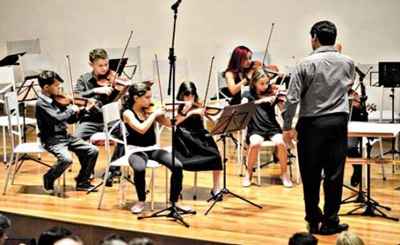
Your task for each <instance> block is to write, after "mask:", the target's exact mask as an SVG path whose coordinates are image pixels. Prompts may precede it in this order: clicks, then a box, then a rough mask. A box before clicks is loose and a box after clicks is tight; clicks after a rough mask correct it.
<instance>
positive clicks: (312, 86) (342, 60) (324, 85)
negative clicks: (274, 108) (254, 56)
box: [282, 46, 355, 130]
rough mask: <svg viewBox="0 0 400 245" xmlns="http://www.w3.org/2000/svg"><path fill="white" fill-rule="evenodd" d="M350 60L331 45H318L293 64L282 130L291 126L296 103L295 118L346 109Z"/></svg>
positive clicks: (352, 73)
mask: <svg viewBox="0 0 400 245" xmlns="http://www.w3.org/2000/svg"><path fill="white" fill-rule="evenodd" d="M354 77H355V66H354V63H353V61H352V60H351V59H350V58H349V57H347V56H345V55H342V54H340V53H338V52H337V51H336V49H335V48H334V47H333V46H321V47H319V48H318V49H316V50H315V51H314V52H313V53H312V54H311V55H310V56H308V57H306V58H304V59H303V60H302V61H301V62H300V64H298V65H297V66H296V69H295V71H294V73H293V74H291V79H290V83H289V89H288V93H287V100H286V103H285V109H284V111H283V114H282V116H283V121H284V123H283V130H289V129H291V128H292V120H293V117H294V115H295V113H296V108H297V105H298V103H300V114H299V118H302V117H317V116H322V115H328V114H332V113H349V101H348V96H347V91H348V87H349V85H351V84H352V83H353V81H354Z"/></svg>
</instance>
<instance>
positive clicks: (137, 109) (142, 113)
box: [122, 83, 183, 214]
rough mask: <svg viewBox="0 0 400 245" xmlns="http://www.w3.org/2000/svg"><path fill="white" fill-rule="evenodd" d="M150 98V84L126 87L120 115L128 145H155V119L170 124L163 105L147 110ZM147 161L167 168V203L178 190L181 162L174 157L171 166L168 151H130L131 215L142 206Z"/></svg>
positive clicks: (178, 193)
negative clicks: (133, 193)
mask: <svg viewBox="0 0 400 245" xmlns="http://www.w3.org/2000/svg"><path fill="white" fill-rule="evenodd" d="M151 98H152V94H151V90H150V87H149V86H148V85H146V84H145V83H135V84H134V85H133V86H132V87H130V88H129V96H128V100H127V102H126V109H125V111H124V112H123V114H122V116H123V120H124V122H125V125H126V128H127V131H128V137H127V143H128V145H135V146H141V147H147V146H154V145H155V144H156V133H155V122H156V121H157V122H158V123H159V124H161V125H164V126H167V127H169V126H171V122H170V120H169V119H168V118H167V117H166V116H165V110H164V109H163V108H159V109H156V110H155V111H154V112H151V111H149V107H150V105H151ZM148 160H155V161H157V162H158V163H160V164H163V165H165V166H166V167H167V168H169V170H171V172H172V175H171V183H170V186H171V189H170V195H169V196H170V201H171V202H177V201H178V197H179V195H180V193H181V190H182V179H183V175H182V163H181V162H180V161H179V160H178V159H175V165H174V166H172V155H171V153H169V152H167V151H165V150H162V149H158V150H149V151H144V152H137V153H133V154H132V155H131V156H130V157H129V164H130V165H131V167H132V168H133V170H134V181H135V187H136V193H137V196H138V202H137V203H136V204H135V205H134V206H133V207H132V208H131V211H132V213H135V214H138V213H140V212H142V210H143V209H144V206H145V200H146V192H145V187H146V182H145V175H146V174H145V170H146V163H147V161H148Z"/></svg>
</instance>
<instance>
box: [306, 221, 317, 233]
mask: <svg viewBox="0 0 400 245" xmlns="http://www.w3.org/2000/svg"><path fill="white" fill-rule="evenodd" d="M307 230H308V232H310V233H311V234H319V223H312V224H311V223H308V225H307Z"/></svg>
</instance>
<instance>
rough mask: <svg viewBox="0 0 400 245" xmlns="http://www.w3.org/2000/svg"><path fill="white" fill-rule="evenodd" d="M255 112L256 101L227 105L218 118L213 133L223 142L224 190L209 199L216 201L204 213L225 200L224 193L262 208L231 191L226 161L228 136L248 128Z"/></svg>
mask: <svg viewBox="0 0 400 245" xmlns="http://www.w3.org/2000/svg"><path fill="white" fill-rule="evenodd" d="M255 112H256V105H255V104H254V103H246V104H241V105H232V106H227V107H225V108H224V110H223V111H222V114H221V117H220V118H219V119H218V121H217V124H216V126H215V128H214V129H213V131H211V134H212V135H219V137H220V139H221V140H222V143H223V164H224V168H223V171H224V172H223V178H224V181H223V188H222V190H220V191H219V192H218V193H217V194H216V195H215V196H213V197H211V198H209V199H208V200H207V202H210V201H211V200H214V201H213V203H212V204H211V206H210V207H209V208H208V209H207V211H206V212H205V213H204V215H207V214H208V213H209V212H210V211H211V209H212V208H213V207H214V206H215V204H216V203H217V202H218V201H219V200H224V199H223V196H224V195H229V194H230V195H232V196H234V197H236V198H239V199H241V200H243V201H245V202H247V203H250V204H251V205H253V206H256V207H258V208H260V209H261V208H262V207H261V206H260V205H258V204H255V203H254V202H252V201H250V200H247V199H246V198H244V197H241V196H239V195H237V194H235V193H233V192H231V191H230V190H229V189H228V188H227V186H226V162H227V161H228V159H227V158H226V138H227V137H229V135H230V134H231V133H232V132H235V131H238V130H242V129H244V128H246V126H247V124H248V123H249V121H250V119H251V118H252V116H253V115H254V113H255Z"/></svg>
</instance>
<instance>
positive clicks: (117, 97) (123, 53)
mask: <svg viewBox="0 0 400 245" xmlns="http://www.w3.org/2000/svg"><path fill="white" fill-rule="evenodd" d="M132 36H133V31H132V30H131V32H130V33H129V37H128V40H127V41H126V44H125V47H124V50H123V52H122V56H121V58H120V59H119V61H118V65H117V69H116V71H115V73H116V74H115V76H114V77H113V79H112V82H111V84H113V83H114V81H115V79H117V75H118V70H119V69H120V68H121V65H122V60H123V59H124V58H125V54H126V51H127V49H128V46H129V43H130V41H131V39H132ZM127 89H128V86H126V88H124V89H122V90H121V91H120V92H119V93H118V95H117V96H116V97H115V99H114V102H115V101H118V100H119V99H120V98H121V97H122V95H124V94H125V93H126V90H127Z"/></svg>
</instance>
